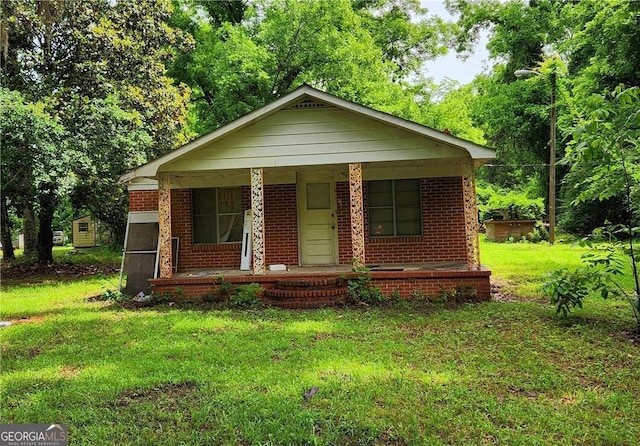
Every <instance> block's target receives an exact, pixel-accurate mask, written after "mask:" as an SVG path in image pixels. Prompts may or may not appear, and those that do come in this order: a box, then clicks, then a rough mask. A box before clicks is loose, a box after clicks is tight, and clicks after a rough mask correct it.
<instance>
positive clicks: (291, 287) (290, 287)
mask: <svg viewBox="0 0 640 446" xmlns="http://www.w3.org/2000/svg"><path fill="white" fill-rule="evenodd" d="M347 297H348V290H347V287H346V285H345V284H344V281H343V280H341V279H304V280H278V281H277V282H276V284H275V286H274V287H273V288H269V289H266V290H264V299H265V301H266V303H268V304H270V305H273V306H276V307H280V308H289V309H297V308H299V309H302V308H320V307H334V306H336V305H338V304H340V303H343V302H345V301H346V299H347Z"/></svg>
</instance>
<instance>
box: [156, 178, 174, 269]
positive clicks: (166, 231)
mask: <svg viewBox="0 0 640 446" xmlns="http://www.w3.org/2000/svg"><path fill="white" fill-rule="evenodd" d="M158 226H159V233H158V237H159V244H160V278H161V279H169V278H171V274H172V272H173V266H172V265H171V184H170V181H169V174H168V173H160V174H159V175H158Z"/></svg>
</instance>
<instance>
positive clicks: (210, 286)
mask: <svg viewBox="0 0 640 446" xmlns="http://www.w3.org/2000/svg"><path fill="white" fill-rule="evenodd" d="M490 275H491V272H490V271H488V270H460V271H425V270H417V271H379V272H376V271H373V272H371V278H372V283H373V284H374V285H376V286H378V287H380V289H381V290H382V293H383V294H385V295H387V296H389V295H391V294H394V293H396V292H397V294H398V295H400V296H401V297H403V298H411V297H415V296H416V295H422V296H426V297H430V296H438V295H439V294H440V292H441V291H442V290H446V291H450V290H453V289H455V288H456V287H458V286H460V285H465V286H470V287H473V288H474V289H475V290H476V293H477V300H478V301H484V300H489V299H490V298H491V285H490V283H489V277H490ZM339 277H344V278H346V279H349V278H353V277H355V275H354V274H353V273H349V274H346V275H345V274H338V273H334V274H314V275H309V274H298V275H295V274H294V275H291V274H287V275H285V276H283V275H282V274H272V275H269V274H267V275H264V276H236V277H231V276H229V277H225V280H226V281H228V282H231V283H232V284H234V285H246V284H248V283H259V284H260V285H261V286H262V287H263V288H264V289H272V288H274V287H275V286H276V284H277V283H278V281H282V280H283V278H286V279H287V280H309V279H310V278H313V280H320V279H333V280H335V279H337V278H339ZM215 280H216V278H215V277H174V278H171V279H152V280H150V281H149V282H150V283H151V284H152V286H153V292H154V293H157V294H164V293H167V294H175V293H176V290H177V289H180V290H181V294H182V295H183V296H185V297H194V298H195V297H200V296H204V295H207V294H215V290H216V287H215V284H214V281H215Z"/></svg>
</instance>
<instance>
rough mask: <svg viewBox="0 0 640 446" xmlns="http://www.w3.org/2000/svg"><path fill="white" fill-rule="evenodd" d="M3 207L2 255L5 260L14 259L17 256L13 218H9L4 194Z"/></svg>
mask: <svg viewBox="0 0 640 446" xmlns="http://www.w3.org/2000/svg"><path fill="white" fill-rule="evenodd" d="M0 206H1V207H2V209H1V211H0V220H1V225H0V233H1V238H2V256H3V258H4V260H13V259H15V258H16V255H15V253H14V252H13V241H12V240H11V220H10V219H9V209H7V197H6V196H5V195H4V194H3V195H2V204H1V205H0Z"/></svg>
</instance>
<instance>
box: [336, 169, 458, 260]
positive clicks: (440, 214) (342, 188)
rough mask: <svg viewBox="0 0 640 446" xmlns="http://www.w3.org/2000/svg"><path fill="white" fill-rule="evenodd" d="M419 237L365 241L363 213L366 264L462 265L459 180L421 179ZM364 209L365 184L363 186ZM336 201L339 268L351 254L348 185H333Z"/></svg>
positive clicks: (379, 238)
mask: <svg viewBox="0 0 640 446" xmlns="http://www.w3.org/2000/svg"><path fill="white" fill-rule="evenodd" d="M420 189H421V197H422V199H421V206H422V235H420V236H415V237H369V235H368V230H369V229H368V228H369V222H368V213H367V212H366V210H365V214H364V218H365V224H364V226H365V230H366V231H367V233H366V235H365V257H366V260H367V264H376V263H422V262H466V260H467V250H466V244H465V227H464V208H463V196H462V179H461V178H460V177H451V178H423V179H421V180H420ZM363 195H364V206H365V209H366V208H367V183H366V182H365V183H364V184H363ZM336 196H337V199H338V207H337V212H338V246H339V261H340V264H348V263H350V262H351V259H352V257H353V254H352V250H351V217H350V209H349V184H348V183H346V182H340V183H337V184H336Z"/></svg>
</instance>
